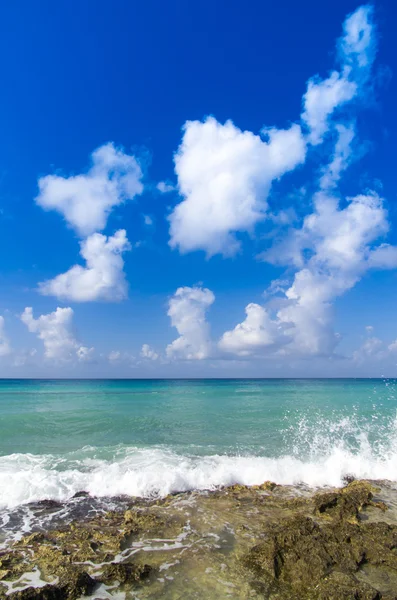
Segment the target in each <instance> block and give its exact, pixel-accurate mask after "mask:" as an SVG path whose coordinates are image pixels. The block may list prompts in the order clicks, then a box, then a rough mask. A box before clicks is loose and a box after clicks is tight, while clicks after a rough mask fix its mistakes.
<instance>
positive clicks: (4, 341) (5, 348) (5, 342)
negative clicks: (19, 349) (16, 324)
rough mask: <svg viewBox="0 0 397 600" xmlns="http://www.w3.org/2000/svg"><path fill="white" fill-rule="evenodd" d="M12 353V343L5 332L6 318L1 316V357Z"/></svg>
mask: <svg viewBox="0 0 397 600" xmlns="http://www.w3.org/2000/svg"><path fill="white" fill-rule="evenodd" d="M10 353H11V346H10V341H9V339H8V337H7V335H6V332H5V324H4V317H1V316H0V356H7V354H10Z"/></svg>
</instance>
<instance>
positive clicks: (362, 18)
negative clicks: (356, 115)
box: [302, 6, 376, 145]
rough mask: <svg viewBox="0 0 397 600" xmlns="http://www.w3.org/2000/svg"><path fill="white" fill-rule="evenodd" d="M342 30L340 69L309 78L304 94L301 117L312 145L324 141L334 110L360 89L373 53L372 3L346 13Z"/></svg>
mask: <svg viewBox="0 0 397 600" xmlns="http://www.w3.org/2000/svg"><path fill="white" fill-rule="evenodd" d="M343 30H344V31H343V36H342V38H341V39H340V40H339V42H338V55H339V56H338V57H339V61H340V71H333V72H332V73H331V74H330V76H329V77H328V78H327V79H321V78H320V77H319V76H316V77H313V78H312V79H310V80H309V82H308V87H307V91H306V93H305V95H304V96H303V113H302V120H303V122H304V123H305V124H306V126H307V128H308V130H309V135H308V139H309V142H310V143H311V144H313V145H317V144H319V143H320V142H322V141H323V138H324V135H325V134H326V132H327V131H328V129H329V126H330V118H331V116H332V115H333V113H334V112H335V111H337V109H339V108H341V107H342V106H343V105H344V104H346V103H347V102H350V101H351V100H353V99H354V98H357V97H358V96H359V95H360V94H361V93H362V92H363V90H364V85H365V83H366V82H367V80H368V77H369V74H370V70H371V66H372V62H373V59H374V56H375V47H376V41H375V34H374V26H373V23H372V7H370V6H362V7H360V8H358V9H357V10H356V11H355V12H354V13H352V14H351V15H350V16H349V17H347V19H346V20H345V23H344V26H343Z"/></svg>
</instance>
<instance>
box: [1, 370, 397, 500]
mask: <svg viewBox="0 0 397 600" xmlns="http://www.w3.org/2000/svg"><path fill="white" fill-rule="evenodd" d="M396 409H397V381H395V380H387V381H384V380H281V379H280V380H276V379H274V380H151V381H146V380H145V381H144V380H142V381H139V380H128V381H120V380H118V381H108V380H107V381H85V380H84V381H66V380H62V381H61V380H59V381H56V380H54V381H37V380H35V381H26V380H18V381H16V380H14V381H12V380H8V381H1V382H0V506H15V505H18V504H19V503H24V502H29V501H32V500H39V499H43V498H55V499H62V500H65V499H67V498H68V497H70V496H71V495H72V494H73V493H76V491H80V490H83V489H84V490H87V491H90V492H91V493H92V494H95V495H112V494H120V493H128V494H134V495H155V494H165V493H169V492H171V491H178V490H185V489H192V488H196V487H197V488H199V489H203V488H206V487H214V486H216V485H222V484H229V483H234V482H236V481H239V482H242V483H260V482H261V481H263V480H265V479H274V480H276V481H278V482H280V483H291V484H293V483H299V482H304V483H307V484H308V485H325V484H327V483H330V484H333V485H337V484H338V483H340V482H341V481H342V478H343V476H344V475H346V474H355V475H357V476H365V477H371V478H388V479H392V480H397V435H396V431H397V421H396Z"/></svg>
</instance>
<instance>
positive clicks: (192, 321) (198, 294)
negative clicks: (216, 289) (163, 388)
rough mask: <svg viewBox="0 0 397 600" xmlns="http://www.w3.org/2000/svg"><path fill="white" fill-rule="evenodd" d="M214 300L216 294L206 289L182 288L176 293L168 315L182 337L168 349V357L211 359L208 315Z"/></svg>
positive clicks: (171, 301)
mask: <svg viewBox="0 0 397 600" xmlns="http://www.w3.org/2000/svg"><path fill="white" fill-rule="evenodd" d="M214 300H215V296H214V294H213V293H212V292H211V290H209V289H207V288H201V287H181V288H178V289H177V290H176V292H175V294H174V296H173V297H172V298H171V299H170V302H169V310H168V313H167V314H168V316H169V317H170V318H171V323H172V325H173V327H176V329H177V331H178V333H179V336H180V337H178V338H177V339H176V340H174V341H173V342H172V343H171V344H169V345H168V346H167V348H166V354H167V357H168V358H181V359H187V360H201V359H204V358H207V357H208V356H210V353H211V340H210V332H209V325H208V323H207V321H206V312H207V310H208V308H209V307H210V306H211V304H212V303H213V302H214Z"/></svg>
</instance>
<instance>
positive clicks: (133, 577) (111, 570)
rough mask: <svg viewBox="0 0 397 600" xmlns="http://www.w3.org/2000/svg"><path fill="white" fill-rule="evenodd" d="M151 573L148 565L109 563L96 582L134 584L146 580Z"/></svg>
mask: <svg viewBox="0 0 397 600" xmlns="http://www.w3.org/2000/svg"><path fill="white" fill-rule="evenodd" d="M151 571H152V568H151V567H150V565H146V564H145V565H141V564H133V563H111V564H110V565H106V566H105V567H104V568H103V570H102V573H101V575H100V576H99V577H98V581H101V582H102V583H107V584H108V583H113V582H114V581H119V582H120V583H121V584H125V583H136V582H139V581H143V580H145V579H147V578H148V577H149V575H150V573H151Z"/></svg>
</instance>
